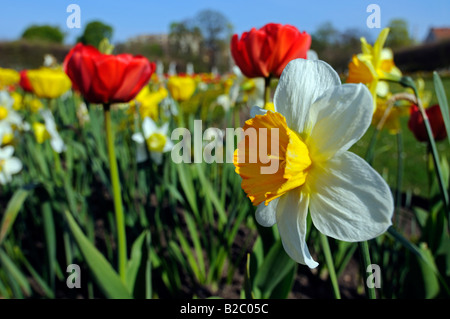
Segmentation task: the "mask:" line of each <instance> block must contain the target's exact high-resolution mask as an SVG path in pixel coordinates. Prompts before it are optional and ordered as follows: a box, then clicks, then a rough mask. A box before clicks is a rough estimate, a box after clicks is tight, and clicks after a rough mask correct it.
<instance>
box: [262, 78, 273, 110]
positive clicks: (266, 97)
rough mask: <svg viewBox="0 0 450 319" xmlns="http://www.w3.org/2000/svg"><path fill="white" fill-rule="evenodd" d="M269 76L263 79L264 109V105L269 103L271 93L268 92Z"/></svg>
mask: <svg viewBox="0 0 450 319" xmlns="http://www.w3.org/2000/svg"><path fill="white" fill-rule="evenodd" d="M270 80H271V77H270V75H269V76H268V77H266V78H264V106H263V108H265V107H266V104H267V103H269V102H270V97H271V92H270Z"/></svg>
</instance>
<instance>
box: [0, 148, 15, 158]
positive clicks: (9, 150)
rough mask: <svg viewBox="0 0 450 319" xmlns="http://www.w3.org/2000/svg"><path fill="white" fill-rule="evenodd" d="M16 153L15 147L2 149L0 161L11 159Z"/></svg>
mask: <svg viewBox="0 0 450 319" xmlns="http://www.w3.org/2000/svg"><path fill="white" fill-rule="evenodd" d="M13 153H14V147H13V146H11V145H8V146H5V147H2V148H0V159H7V158H10V157H11V156H12V155H13Z"/></svg>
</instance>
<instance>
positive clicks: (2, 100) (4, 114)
mask: <svg viewBox="0 0 450 319" xmlns="http://www.w3.org/2000/svg"><path fill="white" fill-rule="evenodd" d="M13 105H14V99H13V98H12V97H11V95H10V94H9V93H8V92H7V91H0V121H2V122H5V123H7V124H8V125H10V126H11V127H15V128H23V126H24V122H23V119H22V117H21V116H20V114H19V113H18V112H17V111H16V110H14V108H13Z"/></svg>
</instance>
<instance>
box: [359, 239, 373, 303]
mask: <svg viewBox="0 0 450 319" xmlns="http://www.w3.org/2000/svg"><path fill="white" fill-rule="evenodd" d="M358 245H359V250H360V253H361V259H362V263H363V266H364V269H363V271H362V273H363V274H364V275H365V274H366V271H367V269H368V267H369V266H370V265H371V264H372V262H371V261H370V252H369V242H367V241H362V242H359V243H358ZM363 278H366V277H365V276H363ZM364 284H365V285H364V287H365V288H366V293H367V296H368V297H369V299H377V295H376V293H375V288H374V287H373V286H369V285H367V283H366V281H365V280H364Z"/></svg>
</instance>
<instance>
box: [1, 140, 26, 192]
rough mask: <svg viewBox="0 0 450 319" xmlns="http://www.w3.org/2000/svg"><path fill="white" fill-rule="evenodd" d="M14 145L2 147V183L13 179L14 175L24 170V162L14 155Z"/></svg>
mask: <svg viewBox="0 0 450 319" xmlns="http://www.w3.org/2000/svg"><path fill="white" fill-rule="evenodd" d="M13 153H14V147H12V146H10V145H8V146H5V147H3V148H0V184H2V185H5V184H6V183H9V182H10V181H11V180H12V175H14V174H17V173H18V172H20V171H21V170H22V162H21V161H20V160H19V159H18V158H17V157H13V156H12V155H13Z"/></svg>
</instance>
